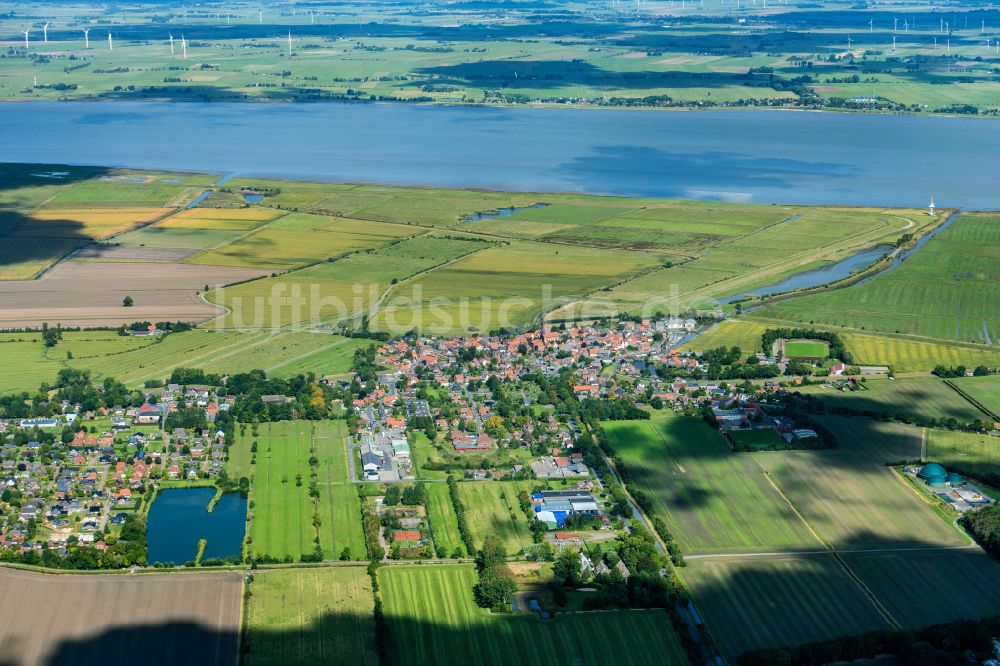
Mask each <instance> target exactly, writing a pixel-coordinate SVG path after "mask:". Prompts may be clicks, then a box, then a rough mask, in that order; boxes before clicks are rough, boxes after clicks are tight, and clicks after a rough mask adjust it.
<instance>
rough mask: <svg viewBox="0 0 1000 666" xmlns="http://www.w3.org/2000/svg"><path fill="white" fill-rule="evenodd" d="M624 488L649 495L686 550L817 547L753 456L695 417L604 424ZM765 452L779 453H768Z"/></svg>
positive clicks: (660, 415)
mask: <svg viewBox="0 0 1000 666" xmlns="http://www.w3.org/2000/svg"><path fill="white" fill-rule="evenodd" d="M604 430H605V432H606V433H607V436H608V440H609V442H610V443H611V446H612V447H613V448H614V450H615V452H616V453H617V455H618V456H619V458H620V461H621V462H620V464H621V466H622V467H623V471H625V472H626V474H627V482H628V485H629V487H631V488H633V489H637V490H641V491H642V492H645V493H646V494H648V495H649V497H650V498H651V500H652V502H653V507H654V511H653V512H654V514H655V515H656V516H657V517H659V518H661V519H663V521H664V522H665V523H666V524H667V527H668V528H669V529H670V531H671V532H672V533H673V535H674V537H675V538H676V539H677V540H678V542H679V543H680V545H681V548H682V549H683V551H684V553H686V554H688V553H690V554H709V553H715V554H718V553H743V552H770V551H776V550H795V551H799V550H812V549H820V548H821V547H822V546H821V544H820V543H819V542H818V541H817V540H816V539H815V537H813V536H812V535H811V534H810V532H809V530H808V529H807V527H806V526H805V525H804V524H803V523H802V521H801V520H800V519H799V518H798V517H797V516H796V515H795V512H794V511H793V510H792V509H791V507H790V506H789V505H788V503H787V501H785V499H784V498H782V496H781V494H780V493H779V492H778V491H777V490H776V489H775V488H774V487H773V486H772V485H771V484H770V483H769V481H768V479H767V476H766V475H765V474H764V471H763V470H761V469H760V467H759V466H757V464H756V463H755V462H754V460H755V458H754V456H753V455H750V454H734V453H732V452H731V451H730V449H729V446H728V445H727V444H726V442H725V440H724V439H723V438H722V436H721V435H720V434H719V433H718V432H717V431H715V430H712V429H711V428H709V427H708V425H706V424H705V422H704V421H703V420H701V419H700V418H695V417H685V416H674V415H672V414H671V415H667V414H657V415H655V416H654V418H653V419H651V420H649V421H614V422H607V423H605V424H604ZM768 455H781V454H778V453H770V454H768Z"/></svg>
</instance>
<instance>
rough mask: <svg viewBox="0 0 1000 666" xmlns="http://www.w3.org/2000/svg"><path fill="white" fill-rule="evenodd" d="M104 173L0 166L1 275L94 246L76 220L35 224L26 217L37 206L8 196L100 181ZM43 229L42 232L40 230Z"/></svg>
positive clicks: (90, 169)
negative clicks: (17, 266) (21, 265)
mask: <svg viewBox="0 0 1000 666" xmlns="http://www.w3.org/2000/svg"><path fill="white" fill-rule="evenodd" d="M107 173H108V170H107V169H102V168H96V167H69V166H62V165H38V164H13V163H11V164H0V273H2V272H3V269H4V267H5V266H10V265H13V264H18V263H22V262H31V261H38V260H42V259H51V260H53V261H55V260H57V259H59V258H60V257H62V256H64V255H65V254H67V253H69V252H71V251H73V250H74V249H76V248H79V247H83V246H84V245H88V244H89V243H91V242H93V241H94V240H95V239H94V237H92V236H90V235H88V234H87V233H86V232H85V231H84V225H83V224H81V223H80V222H78V221H76V220H60V219H51V220H45V221H38V220H34V219H32V218H31V217H29V216H28V215H26V214H25V211H26V210H29V209H32V208H35V207H36V206H37V204H38V202H37V201H36V200H34V199H32V198H31V197H26V198H24V199H21V198H19V197H17V196H16V195H13V194H7V192H11V191H15V190H28V191H30V190H31V189H32V188H36V187H46V186H53V185H63V186H65V185H69V184H72V183H74V182H80V181H84V180H90V179H93V178H99V177H101V176H102V175H105V174H107ZM43 226H44V227H45V228H44V229H43V228H42V227H43Z"/></svg>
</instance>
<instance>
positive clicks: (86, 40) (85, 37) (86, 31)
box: [83, 28, 90, 49]
mask: <svg viewBox="0 0 1000 666" xmlns="http://www.w3.org/2000/svg"><path fill="white" fill-rule="evenodd" d="M83 48H85V49H89V48H90V28H84V29H83Z"/></svg>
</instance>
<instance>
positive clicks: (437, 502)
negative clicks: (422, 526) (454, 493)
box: [424, 483, 465, 557]
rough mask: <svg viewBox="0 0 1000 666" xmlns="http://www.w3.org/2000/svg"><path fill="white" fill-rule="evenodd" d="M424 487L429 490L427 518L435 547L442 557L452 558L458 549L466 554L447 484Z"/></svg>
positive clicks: (426, 485) (429, 484)
mask: <svg viewBox="0 0 1000 666" xmlns="http://www.w3.org/2000/svg"><path fill="white" fill-rule="evenodd" d="M424 487H425V488H426V489H427V504H426V507H427V517H428V519H429V520H430V523H431V530H433V532H434V546H435V547H436V548H437V550H438V553H439V554H440V556H442V557H451V555H452V553H454V552H455V549H456V548H460V549H461V550H462V552H465V544H464V543H462V535H461V534H459V532H458V518H457V517H456V515H455V507H454V505H453V504H452V502H451V495H450V493H449V492H448V486H447V484H444V483H427V484H424Z"/></svg>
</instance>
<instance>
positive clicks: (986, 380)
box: [951, 375, 1000, 415]
mask: <svg viewBox="0 0 1000 666" xmlns="http://www.w3.org/2000/svg"><path fill="white" fill-rule="evenodd" d="M951 381H952V382H953V383H954V384H955V386H957V387H958V388H959V389H961V390H962V392H964V393H966V394H967V395H968V396H969V397H971V398H972V399H973V400H975V401H976V402H978V403H979V404H980V405H982V406H983V407H985V408H986V409H987V410H988V411H989V412H990V413H992V414H997V415H1000V376H997V375H988V376H986V377H959V378H957V379H952V380H951Z"/></svg>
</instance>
